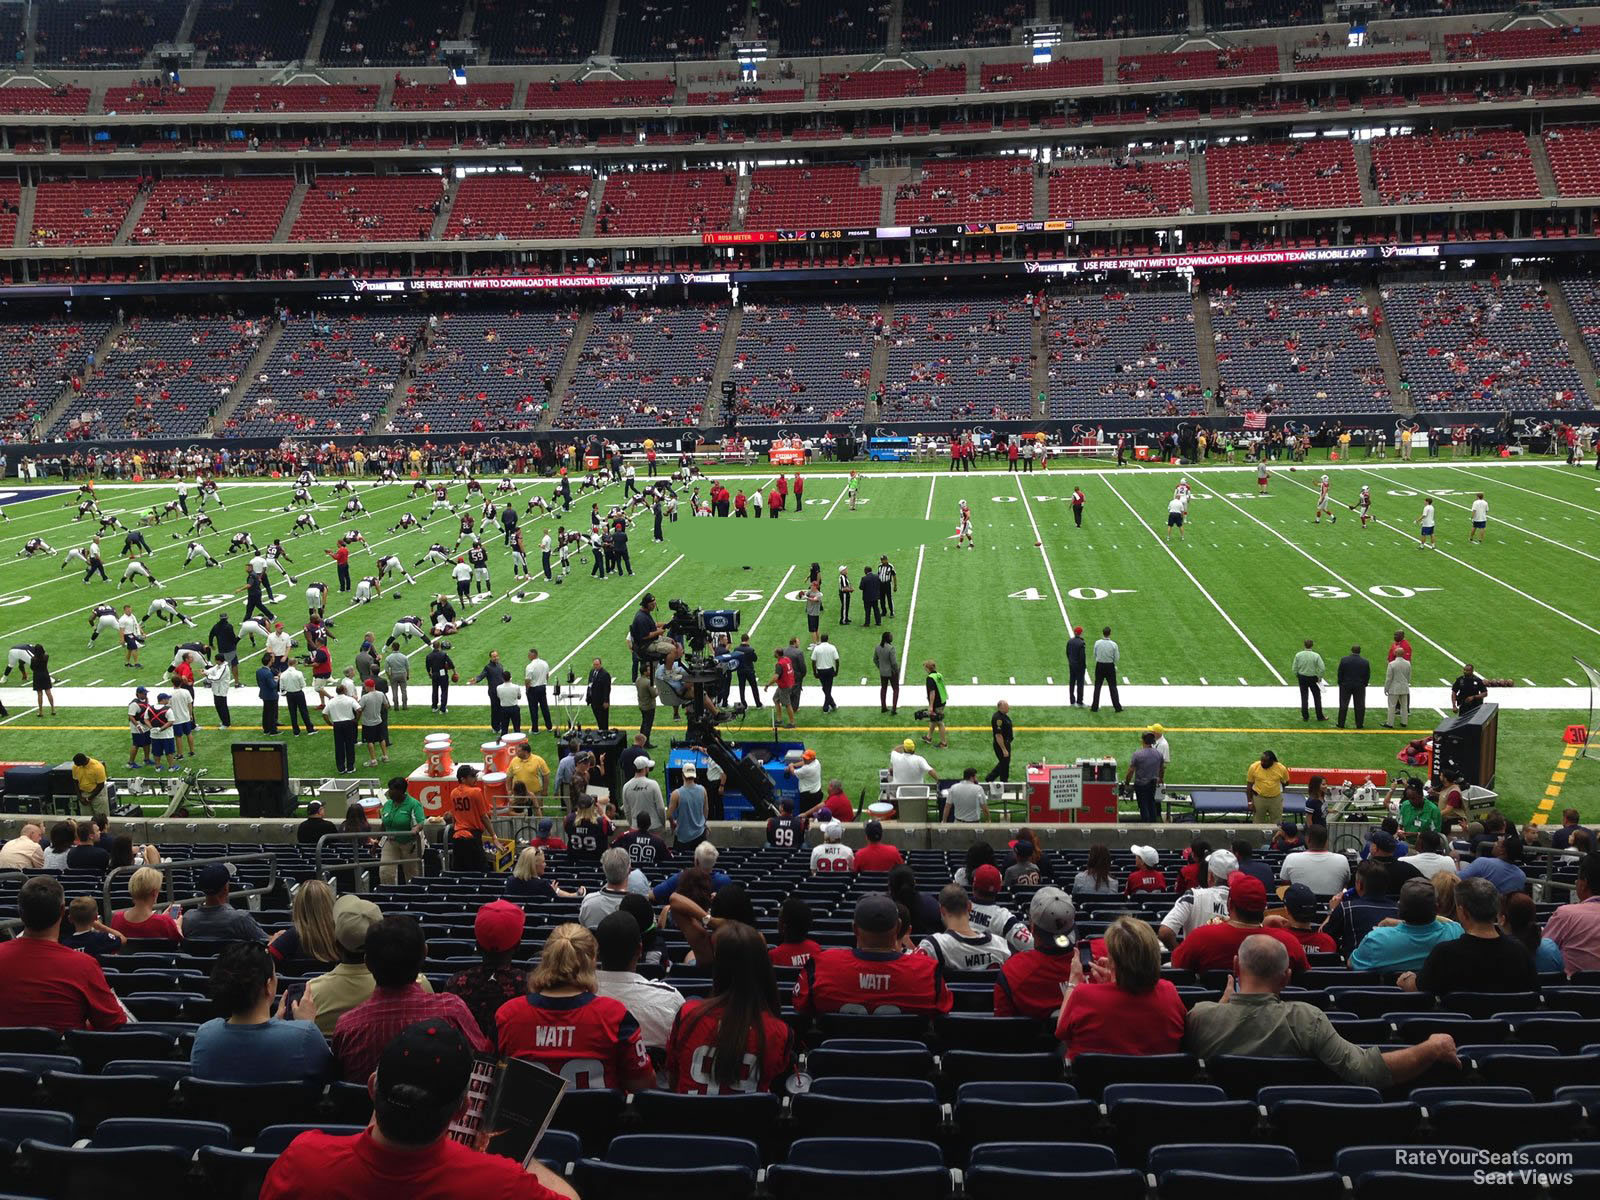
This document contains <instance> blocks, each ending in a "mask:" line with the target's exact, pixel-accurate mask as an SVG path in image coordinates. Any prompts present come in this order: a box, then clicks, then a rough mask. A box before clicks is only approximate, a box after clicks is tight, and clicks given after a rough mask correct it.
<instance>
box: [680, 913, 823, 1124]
mask: <svg viewBox="0 0 1600 1200" xmlns="http://www.w3.org/2000/svg"><path fill="white" fill-rule="evenodd" d="M715 942H716V957H715V960H714V961H715V966H714V968H713V970H712V977H711V998H710V999H709V1000H690V1001H688V1002H687V1003H686V1004H685V1005H684V1006H683V1007H682V1008H681V1009H679V1010H678V1015H677V1018H676V1019H675V1020H674V1021H673V1023H672V1033H671V1034H670V1035H669V1036H668V1038H667V1067H666V1070H667V1086H668V1087H670V1088H671V1089H672V1090H673V1091H675V1092H682V1093H686V1094H688V1095H693V1096H715V1095H720V1094H723V1093H726V1092H768V1091H771V1090H773V1088H774V1087H776V1086H777V1085H778V1084H779V1083H780V1082H781V1081H782V1080H783V1078H784V1077H785V1076H786V1075H787V1074H788V1073H789V1071H790V1069H791V1068H792V1067H793V1065H794V1057H795V1046H794V1031H793V1030H792V1029H790V1028H789V1026H788V1024H787V1023H786V1022H785V1021H783V1020H782V1019H781V1018H780V1017H779V1016H778V1011H779V1005H778V985H777V981H776V979H775V978H774V976H773V973H772V964H771V963H770V962H769V961H768V960H767V946H766V943H765V942H764V941H762V939H761V935H760V934H759V933H757V932H756V931H755V930H754V929H752V928H751V927H750V926H749V925H745V924H741V923H739V922H731V923H729V924H727V925H724V926H723V927H722V928H721V929H719V930H717V932H716V937H715Z"/></svg>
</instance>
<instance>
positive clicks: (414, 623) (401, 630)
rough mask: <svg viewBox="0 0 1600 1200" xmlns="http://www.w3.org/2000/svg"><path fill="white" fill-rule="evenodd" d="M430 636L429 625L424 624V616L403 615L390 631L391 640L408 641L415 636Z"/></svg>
mask: <svg viewBox="0 0 1600 1200" xmlns="http://www.w3.org/2000/svg"><path fill="white" fill-rule="evenodd" d="M427 636H428V632H427V627H426V626H424V625H423V623H422V618H421V617H418V616H414V615H413V616H405V617H401V618H400V619H399V620H397V621H396V622H395V623H394V628H393V629H391V630H390V631H389V640H390V641H391V642H402V641H403V642H407V643H409V642H410V641H411V640H412V639H413V638H425V637H427Z"/></svg>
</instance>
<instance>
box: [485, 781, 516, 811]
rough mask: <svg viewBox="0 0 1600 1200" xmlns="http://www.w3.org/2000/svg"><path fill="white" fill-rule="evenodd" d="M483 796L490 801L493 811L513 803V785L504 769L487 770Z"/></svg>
mask: <svg viewBox="0 0 1600 1200" xmlns="http://www.w3.org/2000/svg"><path fill="white" fill-rule="evenodd" d="M483 798H484V799H485V800H487V801H488V802H489V810H490V811H491V812H500V811H501V810H503V809H504V808H505V807H506V806H507V805H508V804H510V803H511V785H510V784H509V783H508V782H507V777H506V773H505V772H504V771H485V772H484V775H483Z"/></svg>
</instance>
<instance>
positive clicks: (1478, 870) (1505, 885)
mask: <svg viewBox="0 0 1600 1200" xmlns="http://www.w3.org/2000/svg"><path fill="white" fill-rule="evenodd" d="M1521 863H1522V838H1521V837H1520V836H1519V835H1517V834H1515V833H1507V834H1506V835H1505V837H1503V838H1501V839H1500V840H1499V841H1497V842H1496V843H1495V844H1494V852H1493V853H1492V854H1480V855H1478V857H1477V858H1475V859H1473V860H1472V861H1471V862H1469V863H1468V864H1467V865H1466V866H1464V867H1462V868H1461V878H1462V881H1463V882H1465V881H1466V880H1468V879H1487V880H1488V881H1489V882H1490V883H1492V884H1494V886H1495V890H1496V891H1498V892H1499V893H1500V894H1501V895H1502V896H1503V895H1506V894H1508V893H1510V892H1525V891H1527V890H1528V877H1527V876H1526V875H1524V874H1523V872H1522V866H1521ZM67 865H68V866H71V865H72V863H71V859H70V858H69V859H68V862H67Z"/></svg>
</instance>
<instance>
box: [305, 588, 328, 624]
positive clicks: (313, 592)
mask: <svg viewBox="0 0 1600 1200" xmlns="http://www.w3.org/2000/svg"><path fill="white" fill-rule="evenodd" d="M306 611H307V612H308V613H310V615H311V616H313V617H321V616H325V615H327V611H328V585H327V584H325V583H322V582H321V581H318V582H317V583H313V584H311V585H310V586H309V587H307V588H306Z"/></svg>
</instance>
